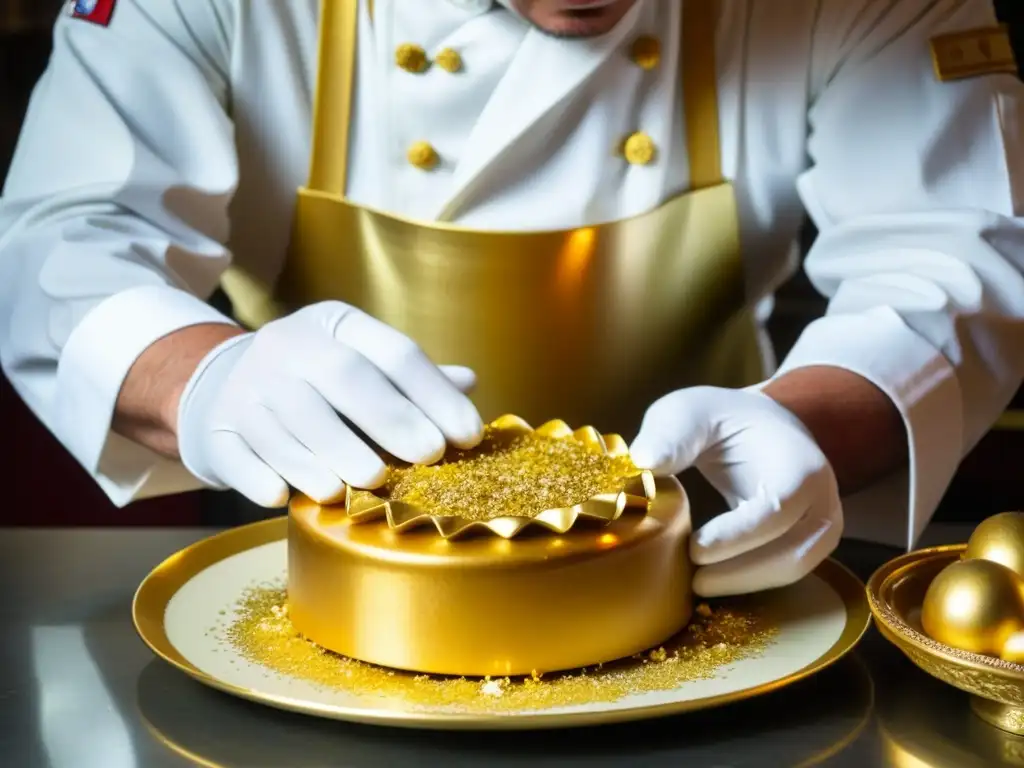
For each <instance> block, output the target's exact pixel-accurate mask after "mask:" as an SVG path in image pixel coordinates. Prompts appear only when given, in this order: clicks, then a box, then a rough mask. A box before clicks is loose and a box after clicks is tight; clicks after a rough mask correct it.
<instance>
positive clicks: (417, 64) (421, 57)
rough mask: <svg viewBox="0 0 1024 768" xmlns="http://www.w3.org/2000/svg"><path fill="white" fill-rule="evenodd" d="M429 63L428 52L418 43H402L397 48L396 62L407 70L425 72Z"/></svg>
mask: <svg viewBox="0 0 1024 768" xmlns="http://www.w3.org/2000/svg"><path fill="white" fill-rule="evenodd" d="M428 63H429V62H428V61H427V52H426V51H424V50H423V49H422V48H421V47H420V46H418V45H414V44H413V43H402V44H401V45H400V46H398V48H396V49H395V64H397V65H398V66H399V67H401V68H402V69H404V70H405V71H406V72H415V73H417V74H419V73H420V72H424V71H426V69H427V65H428Z"/></svg>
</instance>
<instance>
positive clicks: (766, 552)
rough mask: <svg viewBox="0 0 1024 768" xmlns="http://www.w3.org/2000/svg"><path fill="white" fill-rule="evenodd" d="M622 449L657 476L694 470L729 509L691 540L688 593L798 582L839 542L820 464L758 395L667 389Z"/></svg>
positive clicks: (814, 450)
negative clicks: (691, 572) (627, 447)
mask: <svg viewBox="0 0 1024 768" xmlns="http://www.w3.org/2000/svg"><path fill="white" fill-rule="evenodd" d="M630 452H631V454H632V457H633V461H634V462H635V463H636V464H637V465H638V466H640V467H641V468H644V469H650V470H651V471H653V472H654V473H655V474H658V475H676V474H678V473H680V472H682V471H683V470H684V469H687V468H689V467H696V468H697V469H698V470H699V471H700V472H701V474H702V475H704V477H705V478H707V480H708V482H710V483H711V484H712V485H713V486H714V487H715V488H716V489H717V490H718V492H719V493H721V494H722V495H723V496H724V497H725V500H726V502H727V503H728V504H729V507H730V511H729V512H727V513H725V514H723V515H720V516H718V517H716V518H714V519H712V520H711V521H710V522H708V523H707V525H705V526H704V527H703V528H701V529H700V530H698V531H697V532H695V533H694V535H693V537H692V538H691V545H690V553H691V558H692V560H693V562H694V564H695V565H696V566H697V570H696V573H695V574H694V582H693V589H694V591H695V592H696V593H697V594H698V595H701V596H703V597H719V596H723V595H735V594H743V593H750V592H758V591H761V590H765V589H772V588H775V587H781V586H785V585H787V584H791V583H793V582H795V581H798V580H800V579H801V578H803V577H804V576H806V575H807V574H808V573H810V572H811V571H812V570H814V568H815V567H817V566H818V565H819V564H820V563H821V562H822V561H823V560H824V559H825V558H827V557H828V556H829V555H830V554H831V553H832V551H833V550H834V549H835V547H836V546H837V545H838V543H839V540H840V537H841V536H842V531H843V508H842V503H841V502H840V498H839V488H838V484H837V483H836V477H835V474H834V472H833V471H832V467H831V465H830V464H829V462H828V459H826V458H825V455H824V454H823V453H822V451H821V449H820V448H819V447H818V445H817V443H816V442H815V441H814V438H812V437H811V435H810V433H809V432H808V431H807V430H806V429H805V428H804V426H803V424H802V423H801V422H800V421H799V420H798V419H797V418H796V416H794V415H793V414H792V413H791V412H790V411H788V410H787V409H786V408H784V407H783V406H782V405H779V404H778V403H777V402H775V401H774V400H772V399H771V398H770V397H768V396H767V395H764V394H762V393H760V392H758V391H756V390H753V389H747V390H733V389H718V388H713V387H693V388H690V389H682V390H679V391H677V392H673V393H672V394H670V395H667V396H665V397H663V398H662V399H660V400H658V401H657V402H656V403H654V405H652V406H651V407H650V409H649V410H648V411H647V414H646V415H645V417H644V421H643V425H642V427H641V429H640V434H639V435H638V437H637V439H636V440H635V441H634V443H633V445H632V446H631V448H630Z"/></svg>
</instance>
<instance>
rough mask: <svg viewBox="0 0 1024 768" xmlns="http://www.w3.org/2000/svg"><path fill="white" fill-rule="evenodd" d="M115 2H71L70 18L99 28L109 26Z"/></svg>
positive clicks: (102, 0) (110, 0)
mask: <svg viewBox="0 0 1024 768" xmlns="http://www.w3.org/2000/svg"><path fill="white" fill-rule="evenodd" d="M115 5H117V0H71V3H70V6H71V16H72V18H75V19H81V20H82V21H88V22H90V23H92V24H97V25H99V26H101V27H106V26H109V25H110V19H111V18H113V16H114V6H115Z"/></svg>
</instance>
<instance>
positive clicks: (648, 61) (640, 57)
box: [630, 35, 661, 70]
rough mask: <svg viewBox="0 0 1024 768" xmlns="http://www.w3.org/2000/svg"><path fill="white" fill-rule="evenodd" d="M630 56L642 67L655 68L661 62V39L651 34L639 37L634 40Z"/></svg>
mask: <svg viewBox="0 0 1024 768" xmlns="http://www.w3.org/2000/svg"><path fill="white" fill-rule="evenodd" d="M630 57H631V58H632V59H633V63H634V64H636V65H637V66H638V67H640V68H641V69H646V70H651V69H654V68H655V67H656V66H658V64H659V63H660V62H661V41H660V40H658V38H656V37H651V36H650V35H642V36H640V37H638V38H637V39H636V40H634V41H633V48H632V50H631V51H630Z"/></svg>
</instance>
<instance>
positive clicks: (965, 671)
mask: <svg viewBox="0 0 1024 768" xmlns="http://www.w3.org/2000/svg"><path fill="white" fill-rule="evenodd" d="M966 550H967V547H966V545H962V544H961V545H954V546H945V547H935V548H932V549H923V550H920V551H917V552H911V553H910V554H907V555H903V556H901V557H898V558H896V559H894V560H892V561H890V562H889V563H887V564H885V565H884V566H882V567H881V568H879V569H878V570H877V571H876V572H875V573H874V575H872V577H871V579H870V581H869V582H868V587H867V591H868V603H869V605H870V607H871V612H872V614H873V615H874V617H875V623H876V625H877V626H878V629H879V631H880V632H881V633H882V636H883V637H885V638H886V639H887V640H889V641H890V642H892V643H893V644H894V645H895V646H896V647H897V648H899V649H900V650H901V651H902V652H903V653H904V654H906V656H907V657H908V658H909V659H910V660H911V661H912V662H913V663H914V664H916V665H917V666H918V667H920V668H921V669H922V670H924V671H925V672H927V673H928V674H930V675H932V676H933V677H936V678H938V679H939V680H942V681H943V682H945V683H948V684H949V685H952V686H955V687H956V688H959V689H960V690H962V691H966V692H967V693H969V694H971V696H972V698H971V706H972V708H973V709H974V711H975V713H977V714H978V715H979V716H980V717H981V718H982V719H984V720H985V721H986V722H988V723H990V724H991V725H994V726H996V727H997V728H1001V729H1002V730H1004V731H1008V732H1010V733H1014V734H1018V735H1024V666H1022V665H1020V664H1011V663H1009V662H1006V661H1002V660H1000V659H997V658H993V657H990V656H984V655H981V654H977V653H969V652H967V651H962V650H959V649H957V648H953V647H951V646H949V645H945V644H943V643H940V642H938V641H936V640H933V639H932V638H930V637H929V636H927V635H926V634H925V632H924V630H923V628H922V626H921V609H922V605H923V603H924V598H925V594H926V593H927V591H928V587H929V586H930V585H931V583H932V581H933V580H934V579H935V578H936V576H938V574H939V573H940V572H942V571H943V570H944V569H945V568H946V567H947V566H949V565H952V564H953V563H955V562H957V561H959V560H960V559H961V558H962V557H963V555H964V553H965V552H966Z"/></svg>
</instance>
